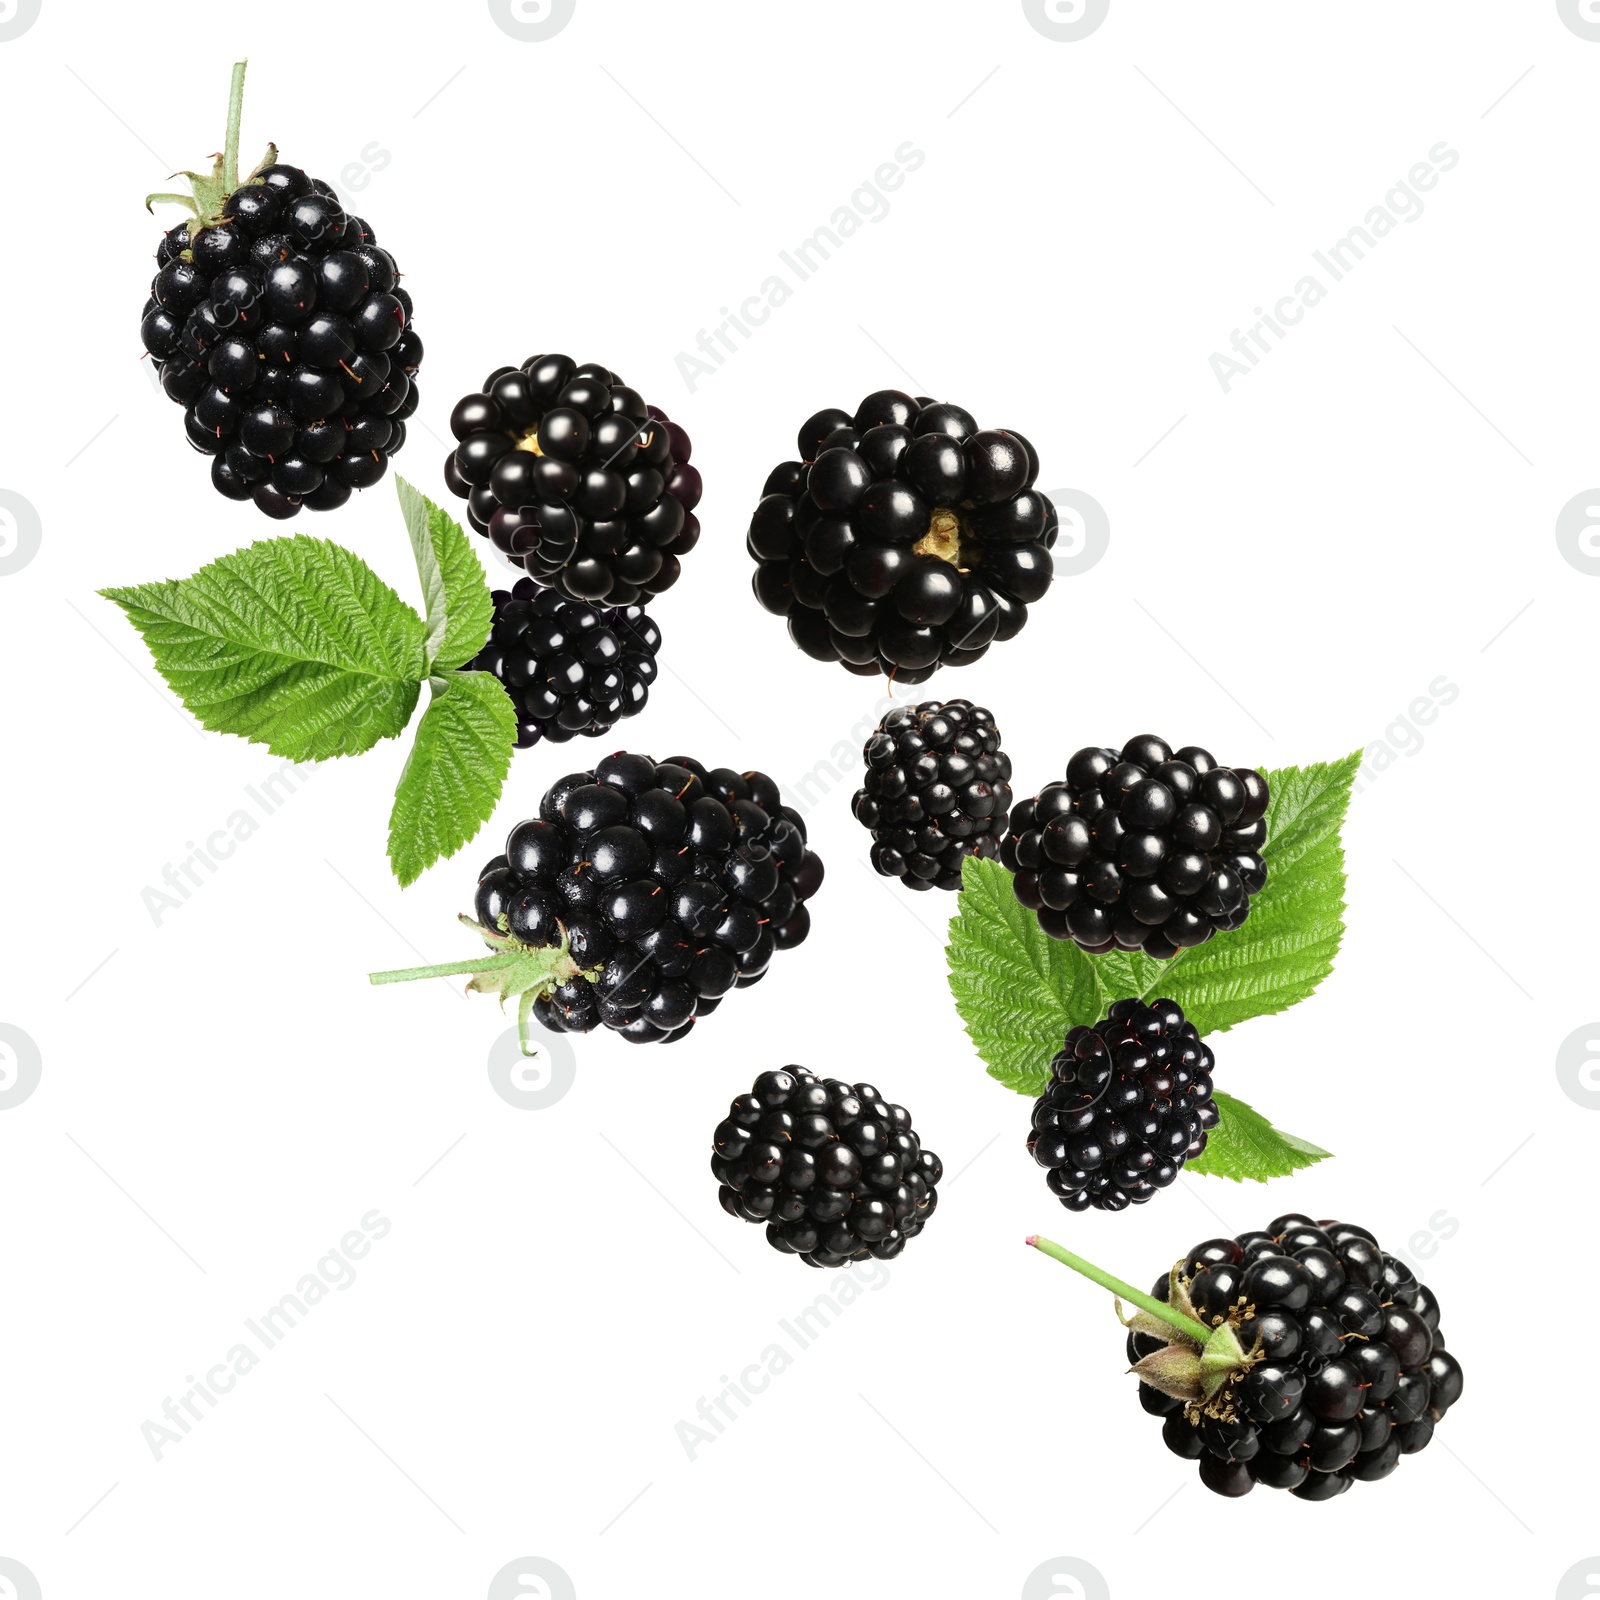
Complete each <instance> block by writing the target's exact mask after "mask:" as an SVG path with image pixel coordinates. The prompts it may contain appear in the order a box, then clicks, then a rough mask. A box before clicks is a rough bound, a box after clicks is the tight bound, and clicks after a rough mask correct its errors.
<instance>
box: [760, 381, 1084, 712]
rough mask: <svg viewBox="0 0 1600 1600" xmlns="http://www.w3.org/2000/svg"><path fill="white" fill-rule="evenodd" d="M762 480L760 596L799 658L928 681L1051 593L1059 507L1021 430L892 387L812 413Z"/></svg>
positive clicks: (1008, 630) (1006, 631)
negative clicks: (850, 406)
mask: <svg viewBox="0 0 1600 1600" xmlns="http://www.w3.org/2000/svg"><path fill="white" fill-rule="evenodd" d="M798 452H799V456H800V459H799V460H798V461H785V462H784V463H782V465H780V466H778V467H776V468H775V469H774V470H773V472H772V473H771V475H770V476H769V477H768V478H767V482H766V487H765V488H763V490H762V491H761V493H762V500H761V503H760V504H759V505H758V506H757V507H756V510H755V515H754V516H753V517H752V518H751V519H750V533H749V537H748V539H747V541H746V548H747V549H748V550H749V552H750V555H751V557H752V558H753V559H754V560H755V562H756V563H757V565H756V571H755V579H754V583H755V593H756V599H757V600H759V601H760V602H761V604H762V605H763V606H765V607H766V609H767V610H768V611H772V612H775V613H776V614H777V615H778V616H780V617H787V618H788V619H789V633H790V637H791V638H793V640H794V642H795V643H796V644H797V645H798V646H799V647H800V648H801V649H802V650H803V651H805V653H806V654H807V655H808V656H812V657H814V658H815V659H816V660H818V661H837V662H839V663H840V664H841V665H842V666H843V667H844V668H845V670H846V671H847V672H854V673H859V674H860V675H862V676H863V677H870V676H872V675H873V674H875V673H879V672H885V673H888V674H889V675H890V676H891V677H892V678H896V679H898V681H899V682H901V683H923V682H925V681H926V680H927V679H928V678H930V677H931V676H932V675H933V673H934V671H935V669H936V668H938V667H939V666H940V665H941V664H943V665H946V666H952V667H954V666H966V665H968V664H969V663H971V662H974V661H977V660H978V659H979V658H980V657H981V656H983V654H984V653H985V652H986V651H987V650H988V648H989V646H990V645H991V644H993V643H994V642H995V641H996V640H997V639H1010V638H1012V637H1014V636H1015V635H1016V634H1017V633H1018V632H1020V631H1021V629H1022V627H1023V625H1024V624H1025V623H1026V622H1027V620H1028V607H1029V605H1031V604H1032V603H1033V602H1034V601H1035V600H1038V599H1039V598H1040V597H1041V596H1042V595H1043V594H1044V592H1045V590H1046V589H1048V588H1049V587H1050V577H1051V563H1050V547H1051V546H1052V545H1053V544H1054V543H1055V540H1056V534H1057V532H1058V522H1057V518H1056V511H1055V507H1054V506H1053V505H1051V503H1050V501H1049V499H1048V497H1047V496H1045V495H1043V494H1041V493H1040V492H1039V491H1038V490H1037V489H1035V488H1034V487H1033V481H1034V479H1035V477H1036V476H1037V475H1038V471H1039V458H1038V456H1037V455H1036V454H1035V453H1034V449H1033V446H1032V445H1031V444H1029V443H1028V441H1027V440H1026V439H1024V438H1023V437H1022V435H1021V434H1019V433H1009V432H1005V431H1002V430H995V429H980V428H979V427H978V424H977V423H976V422H975V421H974V420H973V418H972V417H971V416H970V415H969V414H968V413H967V412H965V411H963V410H962V409H961V407H960V406H952V405H940V404H938V403H936V402H935V401H933V400H931V399H929V398H927V397H926V396H922V397H920V398H918V399H913V398H912V397H911V396H910V395H908V394H902V393H900V391H899V390H898V389H882V390H879V391H878V392H877V393H876V394H869V395H868V396H867V397H866V399H865V400H863V401H862V402H861V404H860V405H859V406H858V407H857V408H856V412H855V415H854V416H851V415H850V413H849V412H847V411H836V410H825V411H819V412H817V414H816V415H815V416H813V417H810V418H808V419H807V420H806V422H805V424H804V426H803V427H802V428H801V429H800V437H799V445H798Z"/></svg>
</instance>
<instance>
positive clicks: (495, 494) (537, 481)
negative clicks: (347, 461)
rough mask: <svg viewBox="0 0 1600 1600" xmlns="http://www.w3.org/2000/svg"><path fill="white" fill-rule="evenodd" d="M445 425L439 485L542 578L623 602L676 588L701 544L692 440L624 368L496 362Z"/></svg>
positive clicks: (554, 360)
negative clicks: (687, 558) (448, 447)
mask: <svg viewBox="0 0 1600 1600" xmlns="http://www.w3.org/2000/svg"><path fill="white" fill-rule="evenodd" d="M450 431H451V432H452V433H453V434H454V435H455V436H456V438H457V440H458V441H459V443H458V444H457V445H456V447H455V449H454V450H452V451H451V452H450V454H449V455H448V456H447V457H446V458H445V463H444V477H445V482H446V483H447V484H449V486H450V489H451V491H452V493H454V494H458V495H460V496H461V497H462V498H463V499H464V500H465V501H466V502H467V520H468V521H469V522H470V523H471V524H472V526H473V527H474V528H476V529H477V530H478V532H479V533H481V534H484V535H486V536H487V537H488V539H489V540H490V542H491V543H492V544H493V545H494V547H495V548H496V549H497V550H499V551H500V552H501V554H502V555H504V556H505V558H506V559H507V560H508V561H509V562H510V563H511V564H512V565H513V566H517V567H522V568H524V569H525V570H526V571H527V573H528V576H529V577H531V578H532V579H533V580H534V581H535V582H536V583H542V584H546V585H548V586H549V587H551V588H553V589H556V590H558V591H559V592H560V593H562V594H564V595H566V596H567V597H568V598H569V599H572V600H590V601H594V602H597V603H598V602H600V601H604V602H605V603H606V604H608V605H612V606H624V605H633V604H634V603H635V602H636V601H638V600H640V599H643V598H647V597H648V596H650V595H656V594H660V593H661V592H662V591H663V590H665V589H670V588H671V587H672V585H673V584H674V583H676V582H677V581H678V573H679V570H680V567H679V561H678V558H679V557H680V556H684V555H687V554H688V553H689V551H691V550H692V549H694V547H695V542H696V541H697V540H698V539H699V537H700V523H699V520H698V518H696V517H695V515H694V508H695V506H696V505H697V504H699V501H700V472H699V469H698V468H696V467H692V466H690V465H689V435H688V434H687V433H685V432H684V431H683V429H682V428H680V427H679V426H678V424H677V423H675V422H673V421H671V420H670V419H669V418H668V416H667V414H666V412H664V411H662V410H661V409H660V407H658V406H647V405H646V404H645V403H644V400H643V399H642V398H641V397H640V396H639V394H638V393H637V392H636V391H635V390H633V389H630V388H628V386H627V385H626V384H625V383H623V381H622V379H621V378H619V377H618V376H617V375H616V373H614V372H612V371H610V370H609V369H608V368H606V367H603V366H599V365H595V364H591V365H589V366H583V367H580V366H579V365H578V364H577V363H576V362H575V361H574V360H573V359H572V358H571V356H562V355H546V356H530V357H529V358H528V359H527V360H526V361H524V362H523V363H522V365H521V366H520V367H497V368H496V369H495V370H494V371H493V372H491V373H490V374H489V376H488V377H487V378H485V379H484V380H483V389H482V391H481V392H480V393H478V394H469V395H467V396H466V397H465V398H464V399H463V400H462V401H461V402H460V403H459V404H458V405H457V406H456V408H455V410H454V411H453V412H451V414H450Z"/></svg>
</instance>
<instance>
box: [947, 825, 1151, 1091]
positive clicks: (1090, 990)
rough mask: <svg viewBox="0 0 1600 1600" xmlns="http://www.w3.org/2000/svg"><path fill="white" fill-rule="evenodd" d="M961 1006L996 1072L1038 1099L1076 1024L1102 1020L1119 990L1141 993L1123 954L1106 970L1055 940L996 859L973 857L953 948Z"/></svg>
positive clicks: (953, 925) (953, 979)
mask: <svg viewBox="0 0 1600 1600" xmlns="http://www.w3.org/2000/svg"><path fill="white" fill-rule="evenodd" d="M946 957H947V959H948V961H949V964H950V988H951V990H952V992H953V993H954V994H955V997H956V1010H957V1011H959V1012H960V1013H961V1020H962V1021H963V1022H964V1023H965V1024H966V1026H967V1033H968V1034H969V1035H970V1036H971V1039H972V1042H973V1044H974V1045H976V1046H977V1049H978V1054H979V1055H980V1056H982V1057H983V1059H984V1062H985V1064H986V1065H987V1066H988V1068H989V1072H990V1075H991V1076H993V1077H995V1078H998V1079H999V1080H1000V1082H1001V1083H1003V1084H1005V1086H1006V1087H1007V1088H1008V1089H1015V1090H1017V1092H1018V1093H1020V1094H1029V1095H1038V1094H1041V1093H1043V1091H1044V1086H1045V1084H1046V1083H1048V1082H1049V1079H1050V1058H1051V1057H1052V1056H1053V1055H1054V1054H1055V1053H1056V1051H1058V1050H1059V1049H1060V1048H1061V1041H1062V1039H1063V1038H1064V1037H1065V1036H1066V1032H1067V1029H1068V1028H1070V1027H1071V1026H1073V1023H1074V1022H1076V1021H1083V1020H1084V1019H1086V1018H1087V1019H1090V1020H1097V1019H1098V1018H1100V1017H1102V1016H1104V1015H1105V1009H1106V1007H1107V1006H1108V1005H1110V1003H1111V1001H1112V1000H1113V999H1115V998H1116V992H1113V991H1112V990H1111V989H1108V988H1107V987H1106V985H1107V984H1108V983H1109V984H1113V985H1116V986H1117V992H1121V993H1130V992H1134V991H1132V990H1131V989H1129V988H1128V987H1126V986H1127V985H1131V984H1132V983H1133V977H1132V968H1131V966H1130V965H1129V963H1128V959H1127V957H1125V956H1115V955H1114V956H1107V957H1105V958H1103V959H1104V963H1105V964H1104V965H1101V964H1100V963H1091V962H1089V961H1087V960H1085V959H1084V958H1083V956H1082V953H1081V952H1080V951H1079V950H1078V947H1077V946H1076V945H1074V944H1068V943H1065V942H1063V941H1062V940H1059V939H1052V938H1050V937H1049V935H1048V934H1046V933H1045V931H1044V930H1043V929H1042V928H1041V927H1040V926H1039V919H1038V918H1037V917H1036V916H1035V915H1034V914H1033V913H1032V912H1031V911H1029V910H1028V908H1027V907H1026V906H1024V905H1023V904H1022V903H1021V902H1020V901H1019V900H1018V899H1017V897H1016V895H1015V894H1014V893H1013V892H1012V888H1011V874H1010V873H1009V872H1007V871H1006V869H1005V868H1004V867H1002V866H1001V865H999V863H998V862H994V861H980V860H979V859H978V858H977V857H976V856H969V857H968V858H967V862H966V866H965V869H964V871H963V875H962V884H961V898H960V909H959V911H958V912H957V914H956V916H954V917H953V918H952V919H951V922H950V943H949V947H948V949H947V951H946Z"/></svg>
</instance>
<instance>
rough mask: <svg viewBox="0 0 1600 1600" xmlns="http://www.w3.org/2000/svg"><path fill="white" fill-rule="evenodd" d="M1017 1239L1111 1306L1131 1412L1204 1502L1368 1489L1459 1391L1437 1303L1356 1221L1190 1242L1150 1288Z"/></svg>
mask: <svg viewBox="0 0 1600 1600" xmlns="http://www.w3.org/2000/svg"><path fill="white" fill-rule="evenodd" d="M1027 1243H1028V1244H1030V1245H1032V1246H1034V1248H1036V1249H1038V1250H1040V1251H1042V1252H1043V1253H1044V1254H1046V1255H1048V1256H1051V1257H1053V1258H1054V1259H1055V1260H1057V1261H1060V1262H1062V1263H1064V1264H1065V1265H1066V1266H1069V1267H1071V1268H1073V1270H1074V1271H1076V1272H1080V1273H1082V1274H1083V1276H1084V1277H1086V1278H1089V1279H1090V1280H1091V1281H1093V1282H1095V1283H1098V1284H1100V1285H1101V1286H1102V1287H1104V1288H1107V1289H1110V1290H1111V1291H1112V1292H1113V1293H1114V1294H1115V1295H1117V1296H1118V1304H1117V1315H1118V1319H1119V1320H1120V1321H1121V1322H1122V1323H1123V1325H1124V1326H1125V1327H1126V1328H1127V1329H1128V1345H1127V1354H1128V1360H1129V1362H1130V1363H1131V1365H1132V1371H1133V1372H1134V1374H1135V1375H1137V1377H1138V1378H1139V1380H1140V1389H1139V1402H1140V1406H1141V1408H1142V1409H1143V1410H1145V1411H1146V1412H1149V1413H1151V1414H1153V1415H1155V1416H1158V1417H1160V1418H1161V1419H1162V1438H1163V1440H1164V1441H1165V1443H1166V1445H1167V1447H1168V1449H1170V1450H1171V1451H1172V1452H1173V1453H1174V1454H1175V1455H1178V1456H1181V1457H1182V1458H1183V1459H1184V1460H1187V1461H1196V1462H1198V1463H1199V1472H1200V1480H1201V1482H1202V1483H1204V1484H1205V1485H1206V1487H1207V1488H1208V1489H1211V1490H1212V1491H1213V1492H1214V1493H1216V1494H1220V1495H1224V1496H1227V1497H1229V1498H1237V1497H1238V1496H1239V1495H1243V1494H1248V1493H1249V1492H1250V1490H1251V1489H1253V1488H1254V1487H1255V1486H1256V1484H1258V1483H1260V1484H1265V1485H1266V1486H1267V1487H1269V1488H1274V1489H1288V1490H1289V1491H1290V1492H1291V1493H1292V1494H1294V1495H1296V1496H1297V1497H1298V1498H1300V1499H1302V1500H1331V1499H1333V1498H1334V1497H1335V1496H1337V1495H1340V1494H1343V1493H1344V1492H1345V1491H1346V1490H1347V1489H1349V1487H1350V1485H1351V1484H1352V1483H1354V1482H1358V1481H1360V1482H1366V1483H1375V1482H1378V1481H1379V1480H1381V1479H1383V1478H1386V1477H1388V1476H1389V1475H1390V1474H1391V1473H1392V1472H1393V1471H1394V1470H1395V1468H1396V1467H1397V1466H1398V1465H1399V1462H1400V1459H1401V1457H1402V1456H1408V1455H1416V1454H1418V1453H1419V1452H1421V1451H1422V1450H1424V1449H1426V1448H1427V1446H1428V1444H1429V1442H1430V1441H1431V1440H1432V1438H1433V1432H1434V1429H1435V1427H1436V1426H1437V1425H1438V1424H1439V1422H1441V1421H1442V1420H1443V1418H1444V1416H1445V1414H1446V1412H1448V1411H1449V1409H1450V1407H1451V1406H1453V1405H1454V1404H1455V1402H1456V1401H1457V1400H1458V1399H1460V1397H1461V1391H1462V1383H1463V1379H1462V1371H1461V1364H1460V1362H1458V1361H1457V1360H1456V1358H1455V1357H1454V1356H1453V1355H1452V1354H1451V1353H1450V1352H1449V1351H1448V1350H1447V1349H1446V1348H1445V1343H1444V1336H1443V1335H1442V1334H1441V1333H1440V1332H1439V1306H1438V1302H1437V1300H1435V1298H1434V1297H1433V1295H1432V1294H1430V1293H1429V1291H1428V1289H1427V1288H1426V1286H1424V1285H1423V1284H1420V1283H1418V1281H1417V1279H1416V1276H1415V1274H1414V1273H1413V1272H1412V1271H1411V1269H1410V1268H1409V1267H1408V1266H1406V1265H1405V1263H1404V1262H1403V1261H1401V1260H1400V1259H1399V1258H1398V1257H1396V1256H1393V1255H1389V1254H1387V1253H1385V1252H1384V1251H1383V1250H1382V1249H1381V1248H1380V1247H1379V1245H1378V1242H1377V1240H1376V1239H1375V1238H1374V1236H1373V1235H1372V1234H1371V1233H1369V1232H1368V1231H1367V1230H1366V1229H1365V1228H1361V1227H1358V1226H1356V1225H1355V1224H1354V1223H1341V1222H1333V1221H1324V1222H1313V1221H1312V1219H1311V1218H1310V1217H1307V1216H1304V1215H1302V1214H1300V1213H1299V1212H1290V1213H1288V1214H1286V1215H1284V1216H1281V1217H1278V1218H1275V1219H1274V1220H1273V1221H1272V1222H1271V1223H1269V1224H1268V1225H1267V1227H1266V1228H1265V1229H1264V1230H1262V1231H1260V1232H1257V1233H1246V1234H1240V1235H1239V1236H1238V1237H1236V1238H1232V1239H1206V1240H1203V1241H1202V1242H1201V1243H1200V1244H1198V1245H1196V1246H1195V1247H1194V1249H1193V1250H1191V1251H1190V1252H1189V1253H1188V1255H1187V1256H1185V1257H1184V1258H1183V1259H1182V1260H1180V1261H1178V1262H1176V1263H1175V1264H1174V1265H1173V1267H1172V1269H1171V1270H1170V1271H1169V1272H1168V1273H1167V1274H1166V1275H1165V1276H1163V1277H1162V1278H1161V1279H1159V1280H1158V1281H1157V1283H1156V1284H1155V1286H1154V1288H1153V1289H1152V1291H1151V1292H1150V1293H1149V1294H1144V1293H1142V1292H1141V1291H1140V1290H1138V1289H1135V1288H1134V1287H1133V1286H1132V1285H1130V1284H1127V1283H1123V1282H1122V1281H1121V1280H1120V1279H1117V1278H1113V1277H1111V1276H1110V1275H1109V1274H1108V1273H1106V1272H1104V1271H1102V1270H1101V1269H1100V1268H1099V1267H1096V1266H1094V1265H1093V1264H1092V1263H1090V1262H1088V1261H1085V1260H1084V1259H1083V1258H1082V1257H1081V1256H1078V1255H1075V1254H1074V1253H1073V1252H1072V1251H1070V1250H1066V1249H1064V1248H1063V1247H1062V1246H1061V1245H1058V1244H1055V1243H1053V1242H1052V1241H1051V1240H1049V1239H1043V1238H1040V1237H1038V1236H1037V1235H1032V1236H1030V1237H1029V1238H1028V1240H1027ZM1124 1300H1125V1301H1127V1302H1129V1303H1130V1304H1131V1305H1133V1306H1135V1307H1136V1308H1137V1310H1136V1311H1135V1313H1134V1315H1133V1316H1131V1317H1126V1316H1123V1314H1122V1305H1121V1301H1124Z"/></svg>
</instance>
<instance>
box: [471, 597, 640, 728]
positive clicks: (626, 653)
mask: <svg viewBox="0 0 1600 1600" xmlns="http://www.w3.org/2000/svg"><path fill="white" fill-rule="evenodd" d="M660 647H661V630H660V629H659V628H658V627H657V626H656V625H655V623H654V622H652V621H651V620H650V616H649V613H648V612H646V611H645V610H643V609H642V608H641V607H639V606H617V607H614V608H613V609H610V610H604V609H602V608H601V607H599V606H592V605H590V604H589V603H588V601H586V600H564V599H562V597H561V596H560V595H559V594H557V593H556V591H555V590H554V589H541V588H539V586H538V585H537V584H535V583H534V581H533V579H531V578H519V579H518V580H517V581H516V583H515V584H514V585H513V586H512V588H511V589H510V590H509V591H507V590H505V589H496V590H495V591H494V626H493V628H492V630H491V631H490V634H489V638H488V642H487V643H486V644H485V645H484V647H483V649H482V650H480V651H479V652H478V654H477V656H476V658H475V659H473V660H472V661H469V662H468V663H467V670H469V671H476V672H491V673H493V674H494V676H495V677H497V678H498V679H499V680H500V681H501V683H503V684H504V685H505V686H506V693H507V694H509V695H510V696H511V698H512V700H513V702H514V703H515V705H516V708H517V748H518V749H519V750H525V749H526V748H527V747H528V746H529V745H532V744H537V743H538V742H539V741H540V740H541V739H546V740H548V741H549V742H550V743H551V744H565V743H566V741H567V740H568V739H573V738H576V737H577V736H578V735H579V734H601V733H607V732H609V731H610V729H611V728H612V727H613V726H614V725H615V724H616V723H617V722H619V721H620V720H621V719H622V718H623V717H631V716H635V715H637V714H638V713H639V712H641V711H643V710H644V707H645V702H646V701H647V700H648V699H649V698H650V685H651V684H652V683H654V682H655V677H656V651H657V650H658V649H659V648H660Z"/></svg>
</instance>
